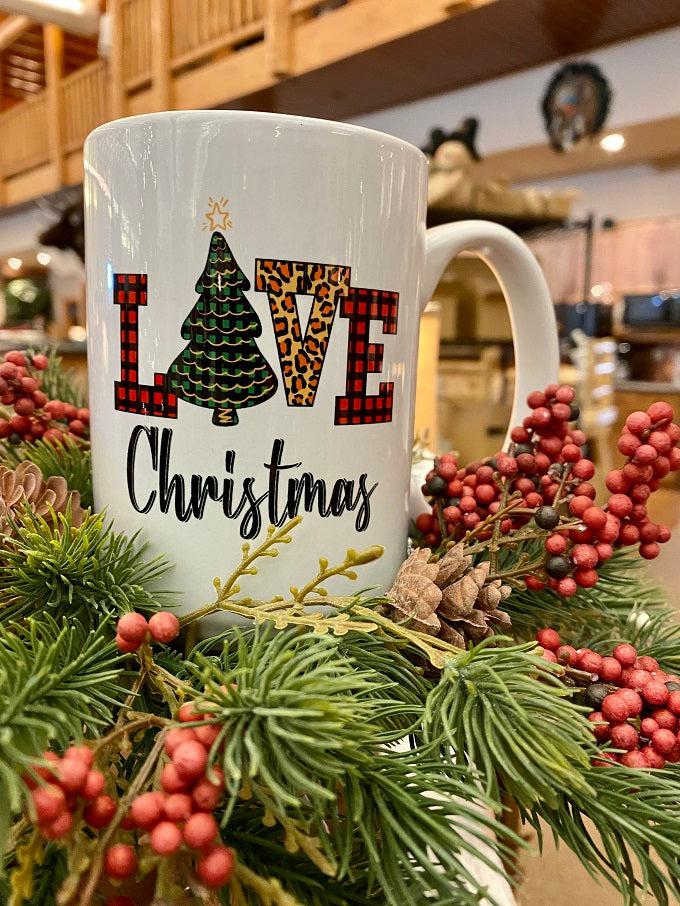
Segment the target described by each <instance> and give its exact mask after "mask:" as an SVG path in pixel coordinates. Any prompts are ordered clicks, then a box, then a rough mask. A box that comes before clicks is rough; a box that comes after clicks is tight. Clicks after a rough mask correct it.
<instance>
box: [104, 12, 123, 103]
mask: <svg viewBox="0 0 680 906" xmlns="http://www.w3.org/2000/svg"><path fill="white" fill-rule="evenodd" d="M108 12H109V16H110V26H111V32H110V35H111V47H110V52H109V79H110V82H109V115H110V117H111V119H112V120H117V119H120V118H121V117H123V116H125V114H126V112H127V110H126V108H127V92H126V90H125V71H124V68H123V54H124V52H125V51H124V44H123V41H124V35H123V0H109V4H108Z"/></svg>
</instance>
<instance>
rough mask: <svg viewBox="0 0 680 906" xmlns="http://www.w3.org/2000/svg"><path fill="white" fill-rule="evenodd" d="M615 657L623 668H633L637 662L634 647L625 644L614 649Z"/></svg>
mask: <svg viewBox="0 0 680 906" xmlns="http://www.w3.org/2000/svg"><path fill="white" fill-rule="evenodd" d="M614 657H615V658H616V660H617V661H618V662H619V664H621V666H622V667H632V666H633V664H634V663H635V661H636V660H637V651H636V650H635V648H633V646H632V645H629V644H628V643H627V642H623V643H622V644H621V645H617V646H616V648H615V649H614Z"/></svg>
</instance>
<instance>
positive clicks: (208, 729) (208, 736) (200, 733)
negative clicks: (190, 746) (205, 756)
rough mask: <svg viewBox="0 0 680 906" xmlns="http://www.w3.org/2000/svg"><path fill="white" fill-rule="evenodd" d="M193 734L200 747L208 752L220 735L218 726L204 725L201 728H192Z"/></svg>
mask: <svg viewBox="0 0 680 906" xmlns="http://www.w3.org/2000/svg"><path fill="white" fill-rule="evenodd" d="M194 732H195V733H196V738H197V739H198V741H199V742H200V743H201V745H203V746H205V748H206V749H207V750H208V751H210V748H211V746H212V744H213V743H214V742H215V740H216V739H217V737H218V736H219V735H220V727H219V726H218V724H204V725H203V726H201V727H194Z"/></svg>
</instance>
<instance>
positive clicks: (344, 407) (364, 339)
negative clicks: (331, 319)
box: [335, 287, 399, 425]
mask: <svg viewBox="0 0 680 906" xmlns="http://www.w3.org/2000/svg"><path fill="white" fill-rule="evenodd" d="M398 314H399V293H392V292H387V291H386V290H382V289H359V288H358V287H350V290H349V293H348V295H347V296H346V297H345V298H344V299H342V301H341V303H340V316H341V317H343V318H348V319H349V344H348V348H347V382H346V389H345V396H338V397H336V399H335V424H336V425H374V424H379V423H381V422H390V421H392V405H393V402H394V383H393V382H392V381H390V382H385V381H381V382H380V385H379V387H378V393H377V394H375V395H367V394H366V383H367V380H368V375H369V374H375V373H377V372H380V371H382V367H383V350H384V346H383V344H382V343H371V342H369V339H368V338H369V332H370V327H371V321H380V322H381V323H382V332H383V334H396V332H397V320H398Z"/></svg>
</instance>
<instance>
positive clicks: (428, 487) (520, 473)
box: [416, 384, 680, 597]
mask: <svg viewBox="0 0 680 906" xmlns="http://www.w3.org/2000/svg"><path fill="white" fill-rule="evenodd" d="M574 399H575V391H574V389H573V387H567V386H563V385H558V384H550V385H548V386H547V387H546V388H545V390H542V391H540V390H536V391H534V392H532V393H530V394H529V396H528V397H527V404H528V406H529V408H530V410H531V412H530V414H529V415H527V416H526V418H525V419H524V421H523V423H522V425H521V426H518V427H516V428H513V430H512V432H511V439H512V443H511V445H510V447H509V449H508V452H506V453H504V452H501V453H498V454H496V456H495V457H493V458H492V459H489V460H486V461H484V462H474V463H471V464H470V465H468V466H467V467H465V468H462V467H461V468H459V466H458V462H457V460H456V457H455V456H454V455H453V454H451V453H447V454H445V455H444V456H441V457H439V458H438V459H436V460H435V463H434V468H433V470H432V471H431V472H429V473H428V475H427V477H426V483H425V485H423V489H422V490H423V493H424V494H425V495H426V496H427V497H429V498H430V501H431V504H432V510H431V512H430V513H422V514H421V515H420V516H418V518H417V520H416V529H417V530H418V532H419V533H420V534H421V535H422V541H423V543H424V544H425V545H426V546H428V547H438V546H439V545H440V544H441V543H442V541H445V540H453V541H458V540H461V539H462V538H464V537H465V536H466V534H467V533H469V532H471V531H474V532H475V536H476V538H477V540H480V541H482V540H484V539H486V538H488V537H489V536H490V535H491V531H492V529H491V528H490V527H488V525H487V523H490V522H491V521H493V517H494V515H495V514H499V515H498V517H497V518H498V520H500V525H499V528H500V532H501V533H502V534H507V533H508V532H511V531H513V530H515V529H517V528H520V527H521V526H523V525H525V524H526V523H527V522H528V521H529V520H530V519H531V518H532V516H533V518H534V520H535V522H536V525H537V527H538V528H539V529H541V530H544V531H546V532H549V533H550V534H548V535H547V537H545V541H544V546H545V558H544V562H543V563H542V564H541V569H540V570H537V571H534V572H533V573H532V574H529V575H527V576H526V577H525V579H526V584H527V586H528V587H529V588H530V589H532V590H535V591H538V590H540V589H542V588H544V587H545V586H546V585H548V587H550V588H551V589H553V590H554V591H557V592H558V593H559V594H561V595H562V596H564V597H570V596H571V595H573V594H575V593H576V591H577V590H578V588H579V587H581V588H592V587H593V586H594V585H595V584H596V583H597V580H598V572H597V570H598V567H599V566H600V565H601V564H602V563H604V562H605V561H606V560H608V559H609V558H610V557H611V556H612V555H613V553H614V547H615V546H617V547H621V546H626V545H630V544H635V543H640V553H641V555H642V556H643V557H646V558H647V559H651V558H653V557H655V556H657V554H658V552H659V547H658V545H659V544H661V543H663V542H664V541H667V540H668V539H669V538H670V531H669V529H668V528H667V527H666V526H664V525H656V524H655V523H653V522H652V521H651V520H650V519H649V517H648V515H647V509H646V505H645V501H646V500H647V498H648V497H649V495H650V494H651V493H652V492H653V491H655V490H656V489H657V488H658V486H659V481H660V479H661V478H662V477H663V476H664V475H666V474H668V472H669V471H671V470H672V469H677V468H680V449H678V448H677V447H676V443H677V441H678V439H680V427H678V426H677V425H675V424H673V423H672V419H673V410H672V408H671V407H670V406H669V405H668V404H667V403H663V402H658V403H654V404H653V405H652V406H650V408H649V410H648V411H647V412H646V413H642V412H638V413H633V414H632V415H631V416H629V418H628V420H627V422H626V426H627V427H626V430H625V431H624V433H623V434H622V438H621V441H620V442H619V449H620V450H621V451H622V452H625V453H626V455H628V456H629V457H630V458H629V461H628V462H627V463H626V464H625V465H624V467H623V468H622V469H620V470H616V471H613V472H610V473H609V475H608V477H607V487H608V488H609V489H610V490H611V491H612V492H613V493H612V496H611V497H610V498H609V500H608V502H607V504H606V506H605V507H600V506H597V505H596V504H595V502H594V501H595V496H596V491H595V488H594V486H593V485H592V484H591V483H590V479H592V478H593V476H594V474H595V466H594V464H593V463H592V462H591V460H589V459H587V458H585V457H584V455H583V451H582V448H583V446H584V445H585V443H586V436H585V434H584V433H583V431H580V430H579V429H577V428H575V427H573V426H570V425H569V422H570V421H574V420H575V419H577V418H578V415H579V411H578V408H577V406H576V405H575V403H574ZM636 432H637V433H636ZM504 495H505V498H506V499H508V498H509V499H510V500H511V503H512V506H511V507H508V508H507V509H504V510H501V506H502V498H503V496H504ZM560 507H564V509H565V512H563V513H561V512H560ZM567 509H568V515H567V512H566V510H567ZM527 512H529V515H527ZM574 519H576V520H579V523H580V524H578V525H575V524H574ZM568 520H571V522H570V524H568V525H565V524H564V523H566V522H567V521H568ZM480 523H482V524H481V526H480ZM480 528H481V529H482V530H481V531H480Z"/></svg>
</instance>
